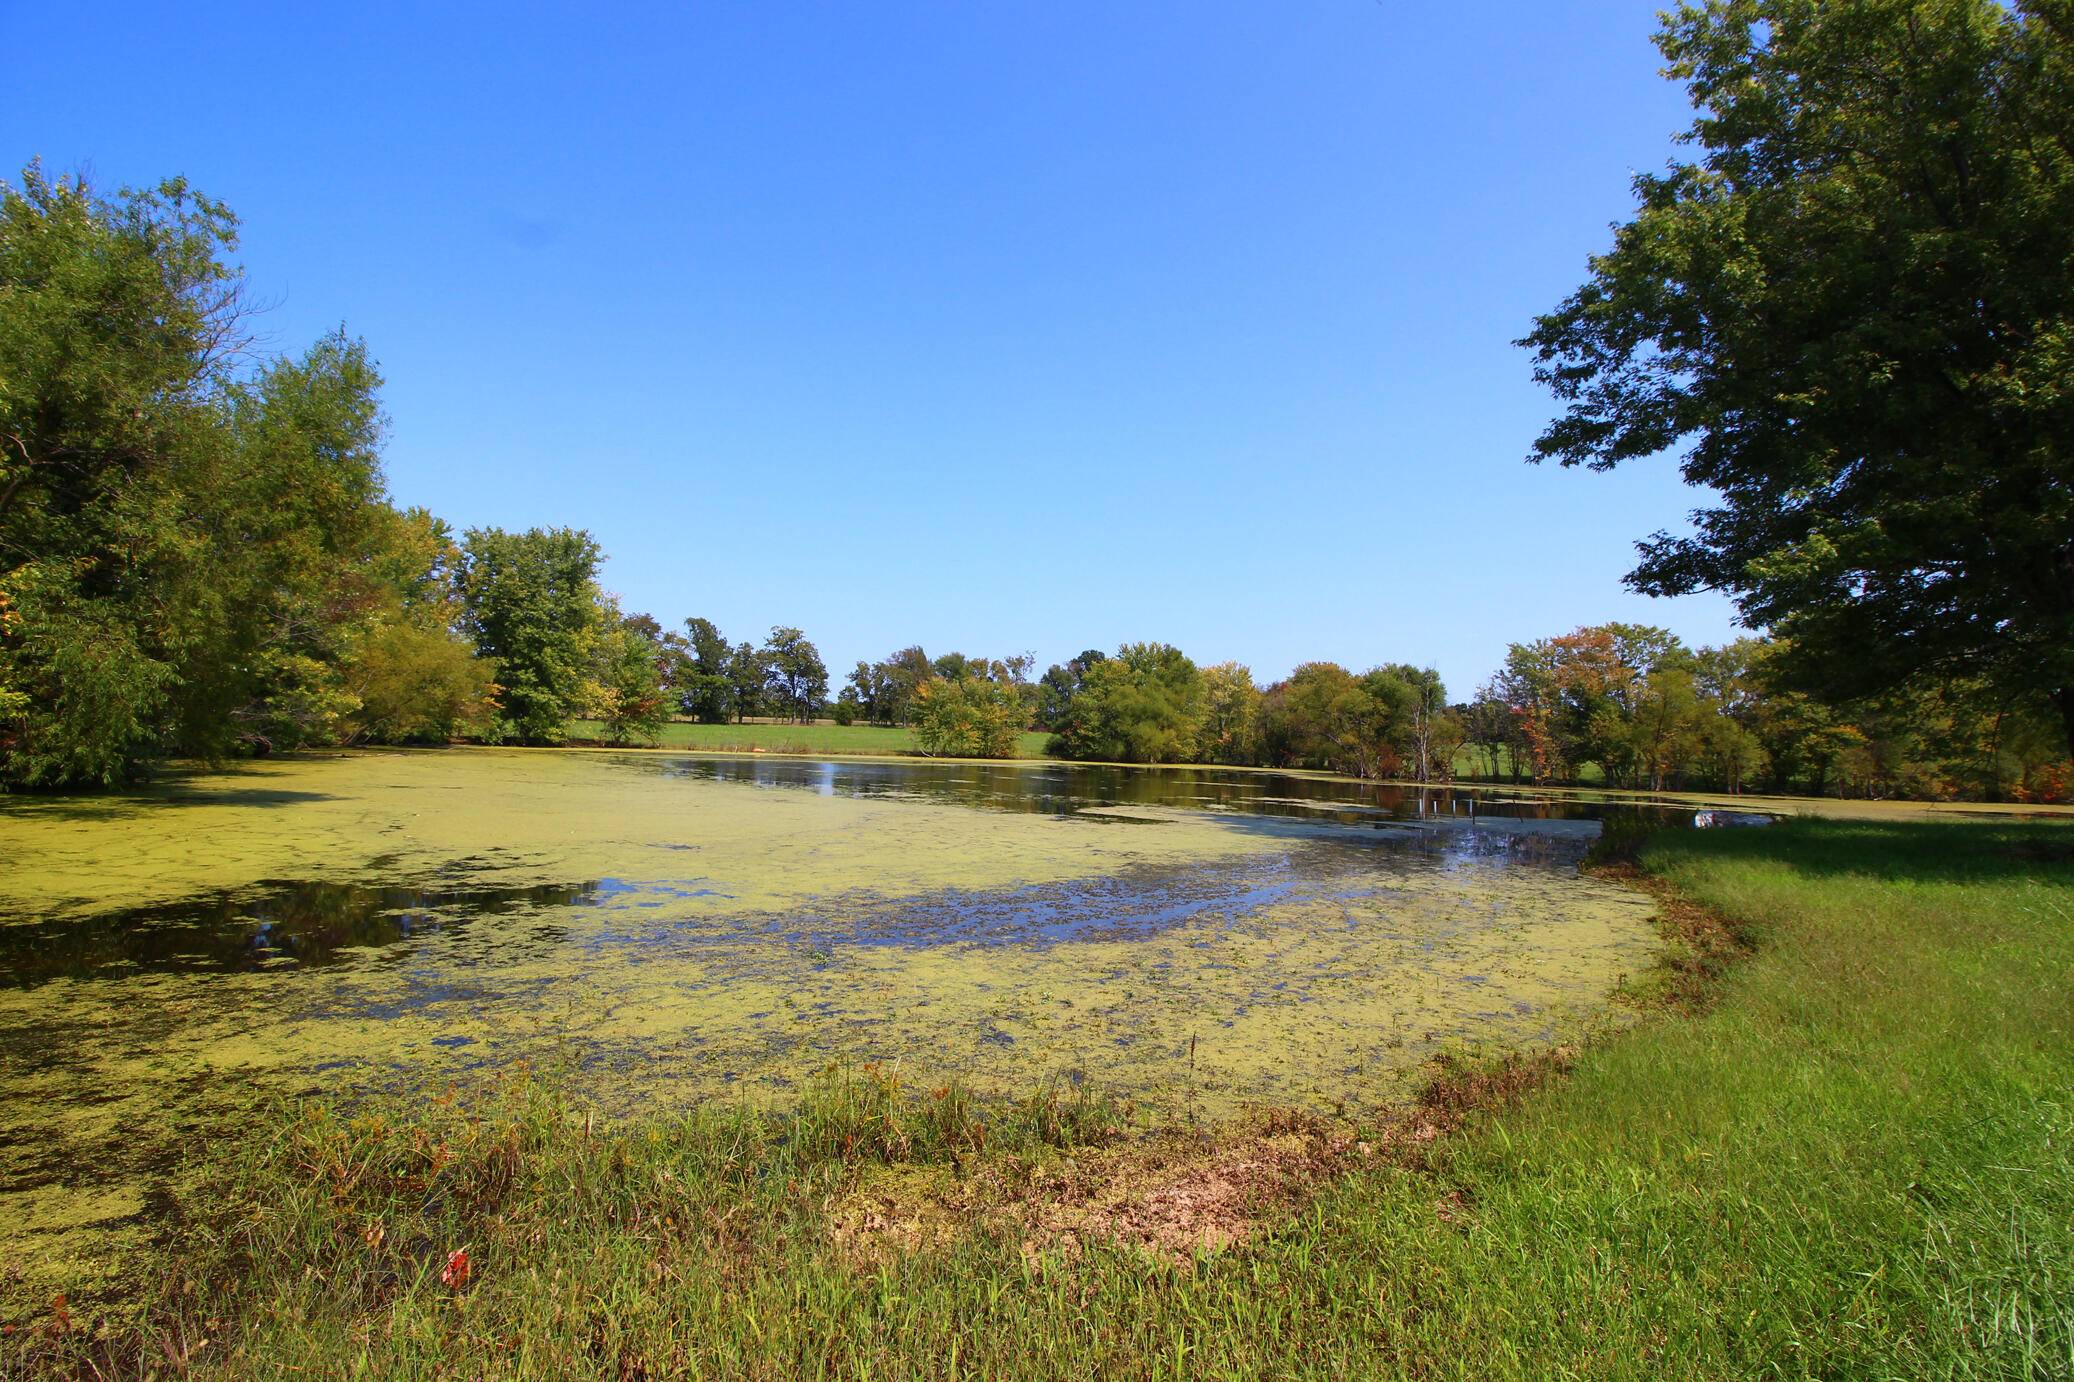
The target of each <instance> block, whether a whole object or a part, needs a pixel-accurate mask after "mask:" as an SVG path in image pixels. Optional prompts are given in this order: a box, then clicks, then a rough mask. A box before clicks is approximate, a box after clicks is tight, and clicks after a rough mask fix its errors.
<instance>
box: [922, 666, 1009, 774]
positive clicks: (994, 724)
mask: <svg viewBox="0 0 2074 1382" xmlns="http://www.w3.org/2000/svg"><path fill="white" fill-rule="evenodd" d="M975 665H977V664H975V663H974V662H973V661H972V660H971V659H966V660H965V662H964V665H963V666H962V667H961V669H960V670H961V671H963V672H964V673H965V675H962V676H959V677H957V678H954V679H951V678H943V677H932V678H931V679H930V680H928V681H925V682H923V683H922V684H921V686H920V687H919V688H918V689H917V690H916V693H915V702H914V726H915V744H916V746H917V747H918V748H920V749H921V751H922V752H923V753H925V754H930V755H932V756H949V757H959V758H1012V757H1014V756H1015V744H1016V735H1017V734H1019V733H1020V732H1021V731H1022V728H1023V725H1024V723H1025V716H1026V713H1027V712H1026V707H1025V705H1024V702H1023V698H1022V696H1021V695H1020V694H1019V693H1018V688H1017V683H1016V682H1014V681H1012V680H1009V679H1005V678H999V677H994V676H988V675H975V674H973V672H972V668H973V667H974V666H975Z"/></svg>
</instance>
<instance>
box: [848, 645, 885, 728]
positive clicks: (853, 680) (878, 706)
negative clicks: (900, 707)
mask: <svg viewBox="0 0 2074 1382" xmlns="http://www.w3.org/2000/svg"><path fill="white" fill-rule="evenodd" d="M842 696H843V698H846V699H847V700H848V701H849V702H850V703H851V704H852V705H854V706H856V707H857V708H858V709H859V710H861V711H863V712H864V718H865V720H866V721H867V722H868V723H871V724H875V725H877V724H887V725H890V724H893V723H894V712H895V709H896V705H895V692H894V682H893V676H892V671H891V669H890V668H889V667H888V666H887V664H885V663H883V662H865V661H863V660H861V659H860V660H859V661H858V663H857V665H856V666H855V667H854V668H852V669H851V671H850V676H849V682H848V684H847V685H845V686H844V687H843V691H842Z"/></svg>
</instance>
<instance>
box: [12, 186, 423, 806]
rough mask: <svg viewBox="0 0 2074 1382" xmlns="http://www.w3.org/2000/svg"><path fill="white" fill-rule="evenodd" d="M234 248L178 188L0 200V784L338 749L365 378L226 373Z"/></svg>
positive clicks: (347, 354)
mask: <svg viewBox="0 0 2074 1382" xmlns="http://www.w3.org/2000/svg"><path fill="white" fill-rule="evenodd" d="M236 243H237V242H236V220H235V218H234V217H232V216H231V214H230V213H229V211H228V210H226V209H225V208H223V207H222V206H221V205H219V204H217V203H214V202H211V201H209V200H207V199H206V198H203V197H200V196H197V195H196V194H194V193H193V192H192V191H190V190H189V189H188V188H187V187H186V185H185V184H184V183H181V182H179V181H172V182H167V183H164V184H162V185H161V186H160V187H158V188H157V189H155V190H153V191H148V192H135V191H125V192H123V193H121V194H119V195H118V196H116V197H114V198H112V199H103V198H101V197H99V196H97V195H95V194H94V193H93V192H92V191H91V189H90V188H89V187H88V186H87V184H86V183H85V182H84V181H83V180H79V179H73V180H61V181H55V182H54V181H51V180H49V179H47V178H45V177H44V176H43V174H42V172H41V170H40V169H38V168H36V167H34V166H32V167H31V168H30V169H29V170H27V172H25V173H24V175H23V178H22V182H21V185H20V186H19V187H14V186H5V187H0V601H4V607H5V608H6V609H7V610H8V611H9V612H10V614H11V616H12V617H11V618H10V619H9V620H8V621H7V622H6V624H5V626H4V627H0V779H6V780H11V781H17V782H29V783H46V784H59V783H82V782H101V783H105V782H111V781H115V780H118V779H120V778H123V777H126V776H129V775H131V774H133V773H134V772H135V771H136V770H137V769H138V767H139V766H140V765H141V764H143V763H144V762H146V761H148V760H149V759H151V758H153V757H156V756H159V755H162V754H167V753H185V754H193V755H197V756H202V757H215V756H219V755H222V754H224V753H228V752H233V751H237V750H239V749H246V750H253V751H265V750H268V749H273V748H293V747H296V746H299V745H302V744H309V743H325V742H333V741H335V740H337V739H339V738H342V737H347V736H349V735H352V734H356V733H359V732H360V730H359V728H358V727H357V722H356V720H355V718H354V717H355V715H356V713H357V711H358V709H359V699H358V693H357V692H356V691H355V689H354V688H353V686H352V685H351V684H350V681H351V679H350V676H349V675H348V670H349V669H348V664H349V663H350V662H351V660H352V659H353V657H354V656H355V655H356V651H357V650H359V649H361V648H363V647H364V646H365V645H366V644H367V642H368V639H369V637H370V636H371V634H372V633H373V632H374V631H375V630H376V629H377V628H378V627H379V626H380V625H381V624H382V622H383V621H384V620H387V619H391V618H395V617H400V616H401V613H402V610H403V607H402V602H403V601H404V600H405V596H406V595H407V592H404V591H401V590H392V589H391V588H390V587H389V585H388V584H387V579H388V577H387V571H388V567H387V565H385V563H386V562H387V561H388V558H389V553H388V552H387V549H386V548H385V546H384V544H385V543H386V541H387V539H388V537H389V535H390V533H391V527H392V525H393V523H394V521H395V520H396V519H397V515H396V514H395V511H394V510H392V509H390V508H389V507H388V506H387V504H386V503H385V502H383V486H382V477H381V468H380V444H381V439H382V433H383V426H384V424H383V419H382V415H381V410H380V406H379V403H378V391H379V387H380V383H381V380H380V377H379V375H378V373H377V371H376V370H375V367H374V365H373V363H372V361H371V360H370V358H369V356H368V352H367V349H366V347H365V346H364V345H363V344H362V343H361V342H359V341H356V340H353V339H351V338H349V337H347V336H346V335H345V334H344V333H343V332H338V333H333V334H332V335H330V336H327V337H325V338H324V339H322V340H320V341H319V342H318V343H317V344H316V345H315V346H313V347H312V348H311V349H310V350H309V351H307V352H305V353H304V354H303V355H301V356H299V357H295V358H285V357H273V358H263V359H259V360H257V361H256V362H253V363H249V364H247V363H246V362H248V361H250V360H251V357H250V355H249V352H248V351H247V349H246V348H247V346H248V345H249V342H248V341H246V340H245V338H244V336H243V330H242V307H241V296H240V290H241V280H240V278H239V274H238V272H237V270H236V269H235V268H234V267H233V266H232V265H231V264H230V263H229V261H228V255H229V253H230V252H231V251H232V250H234V249H235V247H236Z"/></svg>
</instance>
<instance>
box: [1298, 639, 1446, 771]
mask: <svg viewBox="0 0 2074 1382" xmlns="http://www.w3.org/2000/svg"><path fill="white" fill-rule="evenodd" d="M1417 696H1418V693H1417V692H1416V691H1414V689H1413V688H1412V686H1411V685H1410V684H1409V683H1407V682H1406V681H1405V680H1404V678H1403V677H1401V676H1399V675H1398V674H1397V673H1396V672H1395V671H1394V670H1392V669H1390V668H1387V667H1378V668H1374V669H1372V670H1370V671H1368V672H1365V673H1363V674H1362V675H1361V676H1358V677H1357V676H1355V675H1354V674H1353V673H1351V672H1349V671H1348V670H1347V669H1346V668H1344V667H1342V666H1340V665H1339V664H1338V663H1336V662H1307V663H1304V664H1303V665H1302V666H1300V667H1298V668H1297V669H1296V670H1295V671H1294V672H1291V673H1290V674H1289V680H1287V681H1285V682H1280V683H1277V684H1276V685H1274V686H1271V687H1269V688H1268V691H1267V695H1266V697H1265V699H1264V700H1263V701H1262V704H1261V711H1260V740H1261V750H1262V753H1263V755H1264V756H1265V757H1266V758H1267V761H1268V762H1270V763H1273V764H1275V765H1276V766H1278V767H1297V768H1324V769H1328V770H1330V771H1333V772H1343V773H1351V774H1353V775H1354V776H1356V777H1369V778H1382V777H1389V776H1392V775H1393V774H1394V773H1395V772H1396V771H1397V767H1398V763H1399V761H1400V754H1401V752H1402V749H1403V746H1404V745H1405V743H1406V742H1407V734H1408V729H1409V726H1410V723H1411V718H1412V706H1413V704H1414V702H1415V701H1416V700H1417Z"/></svg>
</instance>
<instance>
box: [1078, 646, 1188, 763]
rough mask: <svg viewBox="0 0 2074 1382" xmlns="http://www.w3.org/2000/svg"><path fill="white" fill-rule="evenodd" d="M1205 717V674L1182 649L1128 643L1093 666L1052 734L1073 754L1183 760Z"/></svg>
mask: <svg viewBox="0 0 2074 1382" xmlns="http://www.w3.org/2000/svg"><path fill="white" fill-rule="evenodd" d="M1202 721H1203V676H1202V673H1201V672H1200V671H1198V670H1197V669H1196V665H1195V663H1193V662H1191V661H1190V660H1189V659H1188V657H1187V656H1186V655H1185V654H1184V653H1182V651H1181V650H1180V649H1179V648H1174V647H1170V646H1168V645H1167V644H1164V643H1126V644H1124V645H1123V646H1122V647H1121V648H1119V649H1117V650H1116V656H1115V657H1112V658H1105V659H1103V660H1102V661H1100V662H1098V663H1096V664H1094V665H1093V666H1092V667H1089V668H1088V669H1087V672H1086V675H1085V676H1084V677H1083V678H1082V681H1081V685H1080V689H1079V691H1078V692H1077V693H1076V694H1075V695H1074V697H1073V700H1072V704H1071V705H1070V706H1069V707H1068V708H1067V711H1066V719H1065V723H1064V724H1063V725H1062V726H1061V727H1060V729H1059V732H1058V733H1057V734H1056V735H1055V736H1054V737H1053V740H1052V744H1053V750H1052V751H1053V752H1054V753H1058V754H1060V755H1062V756H1064V757H1067V758H1084V759H1100V760H1108V761H1113V762H1119V763H1185V762H1187V761H1189V760H1190V759H1191V758H1193V757H1194V756H1195V752H1196V748H1197V745H1198V744H1199V742H1200V738H1201V733H1202Z"/></svg>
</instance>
